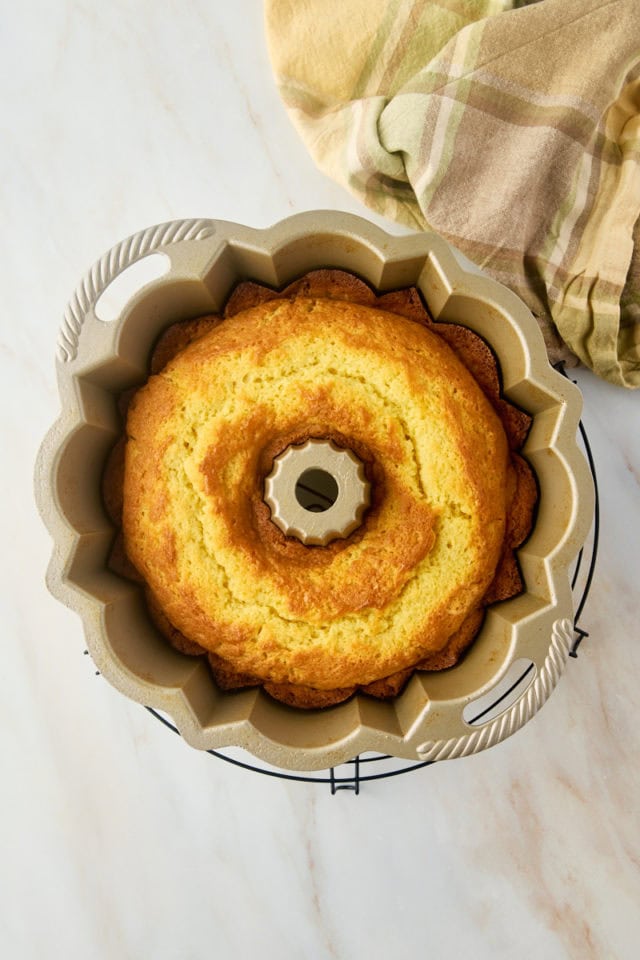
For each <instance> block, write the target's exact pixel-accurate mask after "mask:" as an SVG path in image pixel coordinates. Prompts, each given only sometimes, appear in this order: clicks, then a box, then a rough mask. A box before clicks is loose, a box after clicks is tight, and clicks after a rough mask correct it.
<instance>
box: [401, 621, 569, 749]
mask: <svg viewBox="0 0 640 960" xmlns="http://www.w3.org/2000/svg"><path fill="white" fill-rule="evenodd" d="M572 646H573V626H572V624H571V621H570V620H556V622H555V623H554V625H553V629H552V632H551V645H550V647H549V652H548V654H547V656H546V659H545V661H544V663H543V665H542V668H541V669H540V670H538V672H537V675H536V678H535V680H534V681H533V683H531V684H530V686H529V687H528V688H527V690H526V692H525V693H524V694H523V695H522V696H521V697H520V699H519V700H517V701H516V702H515V703H514V704H512V706H510V707H509V708H508V709H507V710H505V711H504V713H501V714H500V716H499V717H496V718H495V719H494V720H492V721H491V722H490V723H486V724H484V725H483V726H482V727H480V728H479V729H478V730H474V732H473V733H469V734H467V735H466V736H464V737H454V738H453V739H451V740H434V741H427V742H426V743H421V744H420V746H419V747H418V748H417V751H416V752H417V754H418V757H419V758H420V759H421V760H430V761H434V760H451V759H453V758H454V757H466V756H468V755H469V754H471V753H478V752H479V751H480V750H486V749H487V747H492V746H493V745H494V744H495V743H500V741H501V740H505V739H506V738H507V737H510V736H511V734H512V733H515V732H516V730H519V729H520V727H523V726H524V724H525V723H527V721H528V720H530V719H531V717H533V715H534V714H535V713H537V712H538V710H539V709H540V707H541V706H542V705H543V703H545V701H546V700H548V698H549V696H550V695H551V692H552V690H553V688H554V687H555V685H556V684H557V682H558V680H559V679H560V675H561V673H562V671H563V670H564V667H565V664H566V662H567V659H568V657H569V651H570V650H571V648H572Z"/></svg>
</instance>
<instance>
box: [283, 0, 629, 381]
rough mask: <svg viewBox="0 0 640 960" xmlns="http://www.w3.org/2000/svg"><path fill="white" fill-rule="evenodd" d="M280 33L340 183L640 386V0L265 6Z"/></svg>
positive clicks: (288, 1) (286, 62)
mask: <svg viewBox="0 0 640 960" xmlns="http://www.w3.org/2000/svg"><path fill="white" fill-rule="evenodd" d="M266 23H267V33H268V40H269V47H270V54H271V59H272V63H273V67H274V71H275V73H276V76H277V81H278V84H279V88H280V91H281V94H282V97H283V99H284V102H285V104H286V106H287V108H288V110H289V113H290V115H291V117H292V119H293V122H294V123H295V125H296V127H297V129H298V130H299V132H300V134H301V135H302V138H303V139H304V141H305V143H306V145H307V147H308V149H309V150H310V152H311V154H312V155H313V157H314V159H315V160H316V162H317V163H318V165H319V166H320V167H321V168H322V169H323V170H324V171H325V172H326V173H328V174H329V175H330V176H332V177H334V178H335V179H336V180H338V181H340V182H341V183H343V184H344V185H345V186H347V187H348V188H349V189H350V190H352V191H353V192H354V193H355V194H356V195H357V196H359V197H360V199H361V200H363V201H364V202H365V203H366V204H368V205H369V206H370V207H372V208H373V209H374V210H377V211H379V212H380V213H382V214H385V215H386V216H388V217H391V218H393V219H395V220H397V221H399V222H401V223H403V224H406V225H409V226H411V227H414V228H416V229H420V230H423V229H431V230H435V231H436V232H437V233H439V234H441V235H442V236H443V237H445V238H446V239H447V240H449V241H450V242H451V243H452V244H454V246H456V247H458V248H459V249H460V250H462V251H463V252H464V253H465V254H466V255H467V256H468V257H469V258H470V259H471V260H473V261H474V262H475V263H477V264H478V265H479V266H480V267H482V268H484V269H485V270H486V271H487V272H488V273H489V274H490V275H491V276H493V277H495V278H496V279H498V280H500V281H501V282H502V283H505V284H506V285H507V286H509V287H511V288H512V289H513V290H515V292H516V293H518V294H519V295H520V297H522V299H523V300H524V301H525V302H526V303H527V304H528V306H529V307H530V309H531V310H532V311H533V313H534V314H535V315H536V316H537V317H538V319H539V321H540V323H541V326H542V328H543V332H544V333H545V337H546V340H547V345H548V347H549V351H550V354H551V357H552V359H556V358H558V357H559V356H562V355H563V354H564V355H565V356H566V355H569V356H571V354H569V351H568V350H567V347H566V346H565V345H568V347H569V348H570V350H571V351H572V352H573V354H575V355H577V356H578V357H579V358H580V359H581V360H582V361H583V362H584V363H585V364H587V365H588V366H589V367H591V368H592V369H593V370H594V371H595V372H596V373H597V374H599V375H600V376H601V377H604V378H606V379H607V380H610V381H612V382H614V383H619V384H624V385H625V386H628V387H637V386H640V221H639V216H640V0H609V2H606V0H605V2H603V0H540V2H537V3H526V2H525V3H522V2H520V3H518V2H514V0H431V2H430V0H267V3H266ZM558 333H559V334H560V337H561V338H562V340H560V339H559V338H558ZM562 341H564V343H562Z"/></svg>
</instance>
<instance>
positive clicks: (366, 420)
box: [123, 297, 510, 690]
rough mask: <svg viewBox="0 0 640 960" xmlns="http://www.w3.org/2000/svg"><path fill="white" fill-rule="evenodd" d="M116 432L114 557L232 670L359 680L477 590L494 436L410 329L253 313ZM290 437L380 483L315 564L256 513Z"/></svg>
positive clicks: (463, 384)
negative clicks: (312, 440)
mask: <svg viewBox="0 0 640 960" xmlns="http://www.w3.org/2000/svg"><path fill="white" fill-rule="evenodd" d="M247 345H249V346H247ZM230 385H233V386H231V389H230ZM425 414H426V415H425ZM128 434H129V441H128V443H127V453H126V471H125V484H124V513H123V527H124V533H125V541H126V549H127V553H128V554H129V556H130V557H131V559H132V560H133V562H134V564H135V566H136V568H137V569H138V570H139V571H140V572H141V573H142V575H143V576H144V578H145V580H146V581H147V582H148V583H149V585H150V587H151V589H152V591H153V593H154V594H155V596H156V597H157V598H158V601H159V603H160V605H161V607H162V609H163V610H164V612H165V614H166V615H167V617H168V618H169V620H170V622H171V623H172V624H173V625H174V626H175V627H176V628H177V629H178V630H179V631H180V632H181V633H183V634H185V635H186V636H188V637H189V638H190V639H192V640H194V641H195V642H197V643H198V644H200V645H201V646H202V647H205V648H206V649H208V650H211V651H212V652H214V653H216V654H218V655H219V656H220V657H222V659H223V660H225V661H227V662H229V663H231V664H233V665H234V667H235V668H236V669H237V670H238V671H240V672H244V673H248V674H251V675H255V676H259V677H261V678H262V679H264V680H266V681H269V682H271V683H274V684H282V683H294V684H297V685H300V686H309V687H313V688H314V689H319V690H335V689H336V688H340V689H347V688H349V687H351V686H353V685H354V684H358V685H366V684H370V683H373V682H374V681H378V680H380V679H381V678H385V677H389V676H390V675H392V674H395V673H397V672H399V671H403V670H406V669H407V668H408V667H410V666H411V665H413V664H415V662H416V661H417V660H420V659H422V658H424V657H425V656H427V655H429V654H433V653H436V652H438V651H439V650H441V649H442V648H443V647H444V646H445V645H446V643H447V641H448V638H449V637H450V636H451V635H452V634H453V633H454V632H455V631H457V629H458V628H459V627H460V625H461V623H462V621H463V620H464V619H465V618H466V617H467V616H468V614H469V612H470V611H471V610H472V609H475V608H476V607H477V606H478V605H479V604H480V603H481V601H482V597H483V595H484V593H485V592H486V590H487V588H488V586H489V584H490V582H491V580H492V579H493V575H494V571H495V567H496V564H497V562H498V558H499V556H500V553H501V550H502V542H503V539H504V532H505V516H506V507H507V490H508V485H509V480H508V478H509V471H510V465H509V458H508V451H507V444H506V440H505V436H504V431H503V430H502V429H501V427H500V424H499V421H498V418H497V417H496V415H495V414H494V412H493V409H492V407H491V405H490V404H489V403H488V402H487V400H486V398H485V396H484V394H483V393H482V391H481V390H480V389H479V388H478V386H477V384H476V382H475V380H474V379H473V378H472V377H471V376H470V374H469V372H468V371H467V370H466V368H465V367H464V366H463V365H462V364H461V363H460V362H459V361H458V360H457V358H456V357H455V356H454V355H453V354H452V352H451V351H450V350H449V348H448V347H447V346H446V345H445V344H444V343H443V341H442V340H441V338H439V337H438V336H437V335H435V334H434V333H432V332H431V330H429V328H428V327H427V326H423V325H422V324H417V323H414V322H412V321H410V320H406V319H404V318H402V317H399V316H397V315H391V314H389V313H386V312H382V311H379V310H377V309H374V308H370V307H364V306H361V305H359V304H353V303H346V302H344V301H327V300H315V299H306V298H304V297H297V298H296V299H294V300H292V301H291V300H273V301H270V302H268V303H264V304H259V305H258V306H256V307H252V308H250V309H249V310H245V311H242V312H241V313H239V314H236V315H234V317H233V318H229V319H228V320H227V321H225V323H222V324H220V325H218V326H216V327H214V328H213V329H212V330H210V332H208V333H206V334H205V335H204V336H201V337H199V339H196V340H194V341H193V342H192V343H191V344H190V345H189V346H187V347H186V348H185V349H184V350H182V351H181V352H180V353H179V354H178V356H177V357H176V358H175V359H174V360H172V361H170V362H169V363H168V365H167V366H166V367H165V368H164V370H163V371H162V373H161V374H160V375H157V376H154V377H152V378H151V379H150V381H149V383H148V384H147V385H146V386H145V387H143V388H142V389H141V390H140V391H139V392H138V393H137V394H136V396H135V398H134V400H133V401H132V403H131V406H130V408H129V414H128ZM307 436H313V437H327V436H330V437H340V438H343V442H344V445H346V446H348V447H350V448H351V449H354V450H355V451H356V452H357V453H360V455H361V456H362V457H363V459H364V461H365V463H366V464H368V468H369V470H370V472H371V474H372V475H375V474H376V472H377V475H378V477H379V480H378V482H377V483H374V486H375V487H376V489H377V490H378V491H379V493H378V494H377V499H376V497H374V503H373V505H372V508H371V510H370V511H369V513H368V514H367V517H366V519H365V522H364V524H363V526H362V527H361V528H360V530H359V531H358V532H357V533H356V534H355V535H354V537H352V538H349V540H348V541H344V542H343V543H341V544H338V545H336V546H335V547H333V548H332V549H326V550H325V549H313V548H311V549H310V548H307V547H304V546H303V545H301V544H299V543H298V542H297V541H289V540H287V539H286V538H284V537H282V536H281V535H279V534H278V533H277V531H275V528H274V525H273V524H271V523H270V521H269V519H268V515H267V511H266V508H265V506H264V503H263V500H262V496H263V481H264V476H265V472H266V470H267V469H269V468H270V464H271V463H272V460H273V455H274V454H275V452H276V451H279V450H281V449H282V448H283V446H286V445H287V444H288V443H289V442H291V440H292V439H293V438H301V437H307Z"/></svg>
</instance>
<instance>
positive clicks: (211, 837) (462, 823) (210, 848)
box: [0, 0, 640, 960]
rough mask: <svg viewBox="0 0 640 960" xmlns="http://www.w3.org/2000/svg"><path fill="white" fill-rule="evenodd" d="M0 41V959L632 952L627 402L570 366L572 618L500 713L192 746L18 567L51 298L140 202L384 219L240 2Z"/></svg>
mask: <svg viewBox="0 0 640 960" xmlns="http://www.w3.org/2000/svg"><path fill="white" fill-rule="evenodd" d="M0 43H1V44H2V57H0V73H1V74H2V89H3V90H4V97H3V109H2V121H3V134H4V136H3V150H2V151H1V153H0V176H1V183H2V188H1V199H2V212H3V223H4V229H3V231H2V235H1V238H0V244H1V246H2V256H1V258H0V270H1V271H2V301H3V309H2V316H1V320H0V322H1V324H2V331H1V340H0V364H1V377H0V389H1V391H2V403H1V404H0V410H1V411H2V420H3V446H4V458H3V469H2V472H1V478H2V479H1V482H2V497H0V504H1V505H2V513H1V522H2V537H3V542H4V543H5V549H4V550H3V552H2V555H1V559H0V564H1V579H0V582H1V583H2V590H1V597H0V599H1V604H2V621H3V623H4V634H3V664H2V671H1V673H0V676H1V683H2V696H1V699H0V711H1V712H2V723H1V724H0V739H1V740H2V758H3V772H4V777H3V780H4V784H3V789H2V800H1V808H0V809H1V813H2V815H1V816H0V837H1V846H0V849H2V857H1V858H0V879H1V884H0V886H1V889H2V896H1V897H0V942H2V944H3V953H4V955H5V956H7V957H11V958H15V960H31V958H33V960H36V958H41V957H43V956H51V955H56V956H58V955H59V956H66V957H69V958H76V957H85V956H86V957H92V958H96V960H103V958H109V960H110V958H118V960H121V958H126V957H132V958H140V957H153V958H154V960H170V958H171V960H173V958H180V960H183V958H199V957H205V956H212V955H213V956H216V957H220V958H227V957H229V958H231V957H237V956H239V957H248V956H251V955H252V954H253V953H254V952H255V953H256V954H257V953H258V952H260V953H266V955H267V956H268V957H272V956H273V957H275V956H277V957H284V958H292V960H293V958H295V960H298V958H310V960H316V958H324V957H327V958H329V957H340V958H343V957H361V956H362V957H365V956H366V957H371V958H374V960H375V958H382V957H387V956H394V957H411V956H414V955H416V953H418V952H419V953H425V954H426V953H429V955H431V956H434V957H453V956H473V957H474V958H476V960H484V958H492V960H493V958H505V960H506V958H509V960H511V958H513V957H516V956H523V957H526V958H527V960H531V958H534V960H538V958H540V960H542V958H544V960H565V958H567V957H569V958H580V960H587V958H597V960H602V958H615V960H627V958H628V960H632V958H635V957H637V956H638V949H639V947H638V944H639V942H640V911H639V904H640V819H639V818H640V814H639V811H640V789H639V788H640V770H639V763H638V758H639V756H640V733H639V731H640V723H639V718H640V697H639V695H638V680H637V678H638V676H639V675H640V642H639V640H640V609H639V606H640V605H639V602H638V553H637V545H638V542H640V509H639V507H640V491H639V485H640V406H639V404H638V399H639V398H638V396H636V395H633V394H632V393H628V392H624V391H623V390H622V389H620V388H615V387H612V386H609V385H607V384H605V383H602V382H600V381H597V380H596V379H595V378H594V377H593V376H591V375H590V374H589V373H587V372H585V371H578V372H577V374H576V379H577V380H578V382H579V385H580V387H581V388H582V390H583V393H584V398H585V413H584V423H585V425H586V428H587V431H588V434H589V437H590V440H591V444H592V447H593V453H594V457H595V460H596V464H597V469H598V478H599V483H600V491H601V498H602V502H601V512H602V528H601V541H600V552H599V562H598V566H597V570H596V576H595V579H594V583H593V588H592V590H591V594H590V596H589V599H588V602H587V605H586V607H585V610H584V613H583V617H582V626H583V627H584V628H585V629H586V630H588V631H589V637H588V638H587V639H586V640H584V642H583V643H582V645H581V647H580V650H579V656H578V658H577V659H575V660H571V661H570V663H569V665H568V667H567V670H566V673H565V675H564V676H563V678H562V680H561V683H560V686H559V688H558V690H557V691H556V692H555V693H554V695H553V696H552V698H551V700H550V701H549V703H547V704H546V705H545V707H544V709H543V710H542V712H541V713H540V714H539V715H538V716H537V717H536V718H535V719H534V720H532V721H531V722H530V723H529V724H528V725H527V726H526V727H525V728H524V729H523V730H521V731H520V732H519V733H518V734H516V735H515V736H514V737H512V738H511V739H509V740H507V741H505V742H504V743H502V744H500V745H498V746H496V747H494V748H492V749H491V750H489V751H487V752H486V753H483V754H479V755H476V756H474V757H470V758H466V759H464V760H453V761H446V762H441V763H438V764H435V765H433V766H430V767H428V768H426V769H422V770H418V771H415V772H412V773H409V774H406V775H404V776H401V777H396V778H393V779H387V780H380V781H376V782H371V783H365V784H364V785H363V786H362V789H361V791H360V794H359V795H358V796H356V795H355V794H354V793H353V792H347V791H345V792H340V793H337V794H336V795H335V796H332V795H331V792H330V790H329V788H328V787H327V786H326V785H314V784H306V783H296V782H288V781H283V780H277V779H270V778H267V777H263V776H258V775H256V774H252V773H250V772H248V771H246V770H243V769H240V768H237V767H233V766H231V765H230V764H227V763H224V762H222V761H220V760H217V759H216V758H214V757H211V756H208V755H206V754H200V753H198V752H196V751H194V750H192V749H190V748H189V747H187V746H186V745H185V744H183V743H182V741H181V740H180V739H179V738H178V737H176V736H174V735H173V734H171V733H170V732H169V731H167V730H166V729H165V728H164V727H163V726H162V725H161V724H160V723H159V722H158V721H157V720H156V719H154V718H153V717H152V716H151V715H150V714H149V713H147V712H146V711H145V710H144V709H143V708H142V707H139V706H137V705H135V704H133V703H130V702H128V701H127V700H125V699H124V698H122V697H121V696H120V695H119V694H118V693H116V692H115V691H114V690H113V689H111V688H110V687H109V686H108V685H107V684H106V682H105V681H103V680H102V678H101V677H96V676H94V668H93V666H92V664H91V662H90V660H89V658H88V657H83V655H82V652H83V649H84V642H83V636H82V629H81V625H80V621H79V620H78V618H77V617H76V616H75V615H74V614H72V613H70V612H69V611H67V610H66V609H65V608H64V607H62V606H61V605H60V604H59V603H57V602H56V601H55V600H53V599H52V597H50V596H49V594H48V593H47V592H46V590H45V588H44V583H43V581H44V572H45V568H46V564H47V561H48V558H49V554H50V550H51V544H50V540H49V537H48V534H47V533H46V531H45V529H44V527H43V526H42V523H41V522H40V519H39V517H38V516H37V514H36V510H35V506H34V503H33V497H32V492H31V490H32V473H33V463H34V459H35V455H36V450H37V448H38V445H39V443H40V440H41V438H42V436H43V435H44V433H45V431H46V430H47V428H48V427H49V425H50V423H51V422H52V420H53V419H54V418H55V416H56V413H57V410H58V399H57V391H56V385H55V376H54V363H53V357H54V352H55V343H56V337H57V331H58V328H59V323H60V319H61V315H62V311H63V309H64V305H65V303H66V301H67V299H68V298H69V296H70V294H71V293H72V291H73V290H74V288H75V286H76V284H77V282H78V280H79V278H80V277H81V276H82V275H83V273H84V272H85V271H86V269H87V268H88V267H89V266H90V265H91V264H92V263H93V262H94V261H95V260H96V259H97V258H98V257H99V256H100V255H101V254H102V253H103V252H104V251H105V250H107V249H108V248H109V247H111V246H112V245H113V244H114V243H116V242H117V241H118V240H120V239H121V238H123V237H125V236H127V235H129V234H131V233H133V232H135V231H136V230H139V229H140V228H141V227H145V226H148V225H150V224H153V223H159V222H162V221H164V220H169V219H174V218H183V217H214V218H219V219H229V220H236V221H239V222H243V223H247V224H249V225H252V226H266V225H268V224H270V223H272V222H274V221H276V220H279V219H281V218H282V217H284V216H286V215H288V214H290V213H294V212H297V211H302V210H308V209H314V208H332V209H339V210H347V211H352V212H354V213H359V214H361V215H364V216H367V217H368V218H369V219H370V220H373V221H374V222H376V223H378V224H380V225H382V226H384V227H385V228H386V229H388V230H389V231H390V232H395V233H401V232H403V231H401V229H400V228H398V227H394V226H393V225H390V224H388V223H385V222H383V221H382V220H381V219H380V218H377V217H375V216H373V215H371V214H370V213H367V212H366V211H364V210H363V208H361V207H360V205H359V204H358V203H357V202H356V201H355V200H353V199H352V198H351V197H349V196H348V195H347V194H346V193H345V192H344V191H343V190H342V188H340V187H338V186H337V185H335V184H334V183H332V182H331V181H329V180H328V179H327V178H326V177H324V176H323V175H322V174H321V173H319V172H318V171H317V170H316V169H315V167H314V165H313V163H312V161H311V160H310V159H309V157H308V155H307V153H306V151H305V149H304V147H303V146H302V144H301V142H300V141H299V140H298V138H297V135H296V133H295V131H294V130H293V128H292V127H291V126H290V123H289V121H288V119H287V117H286V115H285V112H284V109H283V107H282V106H281V104H280V101H279V98H278V95H277V92H276V90H275V88H274V85H273V82H272V78H271V72H270V68H269V63H268V59H267V55H266V50H265V44H264V33H263V26H262V11H261V5H260V4H259V3H258V2H257V0H235V2H234V3H221V2H218V3H211V2H208V3H205V2H204V0H189V2H187V3H184V4H177V3H171V4H169V3H167V4H158V3H152V2H151V0H139V2H137V3H136V4H130V3H125V2H124V0H114V2H112V3H110V4H98V3H97V2H94V0H85V2H82V0H64V2H61V3H58V4H45V3H44V0H38V2H35V3H31V4H23V5H18V4H15V5H14V6H13V7H12V9H11V11H10V12H8V11H6V12H5V27H4V31H3V34H2V39H1V40H0Z"/></svg>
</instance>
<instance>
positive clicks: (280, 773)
mask: <svg viewBox="0 0 640 960" xmlns="http://www.w3.org/2000/svg"><path fill="white" fill-rule="evenodd" d="M556 369H558V370H559V372H560V373H562V374H563V375H564V376H567V374H566V371H565V369H564V366H563V365H562V364H558V365H557V367H556ZM574 382H575V381H574ZM578 428H579V437H580V443H581V446H582V448H583V451H584V453H585V456H586V458H587V462H588V464H589V469H590V471H591V476H592V478H593V486H594V490H595V506H594V515H593V525H592V528H591V532H590V534H589V537H588V538H587V541H586V543H585V545H584V546H583V547H582V549H581V550H580V552H579V554H578V556H577V557H576V560H575V563H574V567H573V571H572V577H571V590H572V592H573V598H574V607H575V611H576V613H575V617H574V622H573V629H574V642H573V646H572V648H571V651H570V653H569V656H570V657H573V658H574V659H575V658H576V657H577V656H578V647H579V646H580V644H581V643H582V641H583V640H584V639H585V638H586V637H588V636H589V634H588V632H587V631H586V630H585V629H584V628H583V626H582V625H581V622H580V621H581V617H582V612H583V610H584V606H585V603H586V601H587V597H588V596H589V591H590V589H591V583H592V581H593V574H594V571H595V567H596V559H597V555H598V540H599V536H600V498H599V493H598V478H597V475H596V467H595V463H594V459H593V454H592V451H591V445H590V443H589V438H588V436H587V431H586V429H585V426H584V423H583V422H582V421H580V423H579V425H578ZM88 652H89V651H88V650H85V651H84V653H85V654H88ZM533 669H534V664H533V663H530V664H528V666H526V667H524V668H523V669H522V673H520V674H519V675H518V676H516V677H515V679H514V680H513V682H512V683H511V684H510V685H509V686H508V688H507V689H506V690H501V692H500V695H499V696H498V695H496V698H495V699H494V700H492V701H491V702H490V703H488V704H487V703H483V706H482V710H481V711H480V712H479V713H478V714H476V715H475V716H474V717H472V718H470V719H468V720H467V722H468V723H470V724H474V723H478V721H480V720H481V719H483V718H484V717H486V716H487V714H490V713H492V712H498V713H499V712H501V711H502V710H504V709H506V707H507V706H508V705H509V703H510V702H514V701H515V700H516V699H517V697H518V696H520V695H521V693H522V692H523V691H524V689H525V688H526V687H527V686H528V684H529V682H530V677H531V672H532V671H533ZM96 675H99V671H96ZM145 709H146V710H148V711H149V713H150V714H152V716H154V717H155V718H156V719H157V720H159V721H160V723H162V724H164V726H165V727H167V728H168V729H169V730H171V731H173V733H176V734H177V735H178V736H180V732H179V731H178V729H177V727H175V726H174V725H173V723H171V721H170V720H169V719H167V717H165V716H164V715H163V714H161V713H159V712H158V711H157V710H155V709H154V708H153V707H145ZM206 752H207V753H209V754H210V755H211V756H212V757H216V759H218V760H223V761H224V762H225V763H231V764H233V765H234V766H236V767H242V768H243V769H244V770H249V771H251V772H252V773H259V774H262V775H263V776H267V777H275V778H277V779H280V780H294V781H298V782H301V783H319V784H326V785H328V786H329V787H330V789H331V793H332V794H336V793H337V792H338V791H339V790H350V791H352V792H353V793H355V794H359V793H360V786H361V784H363V783H368V782H370V781H372V780H384V779H387V778H389V777H397V776H399V775H400V774H404V773H411V772H412V771H413V770H420V769H422V767H428V766H430V765H431V764H432V763H437V761H436V760H425V761H421V762H417V763H413V762H407V761H406V760H402V759H399V758H397V757H392V756H390V755H389V754H377V753H371V754H360V755H359V756H357V757H354V758H353V760H349V761H347V762H346V763H343V764H341V765H340V766H339V767H331V768H330V769H329V770H328V771H326V770H325V771H319V772H318V773H317V774H316V773H290V772H289V771H287V770H278V769H277V768H275V767H271V766H269V764H266V763H265V764H263V765H260V766H258V764H257V763H253V762H252V763H248V762H247V760H246V759H244V757H245V756H246V754H245V753H244V752H243V751H242V750H240V749H237V748H231V747H230V748H225V749H224V750H207V751H206Z"/></svg>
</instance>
